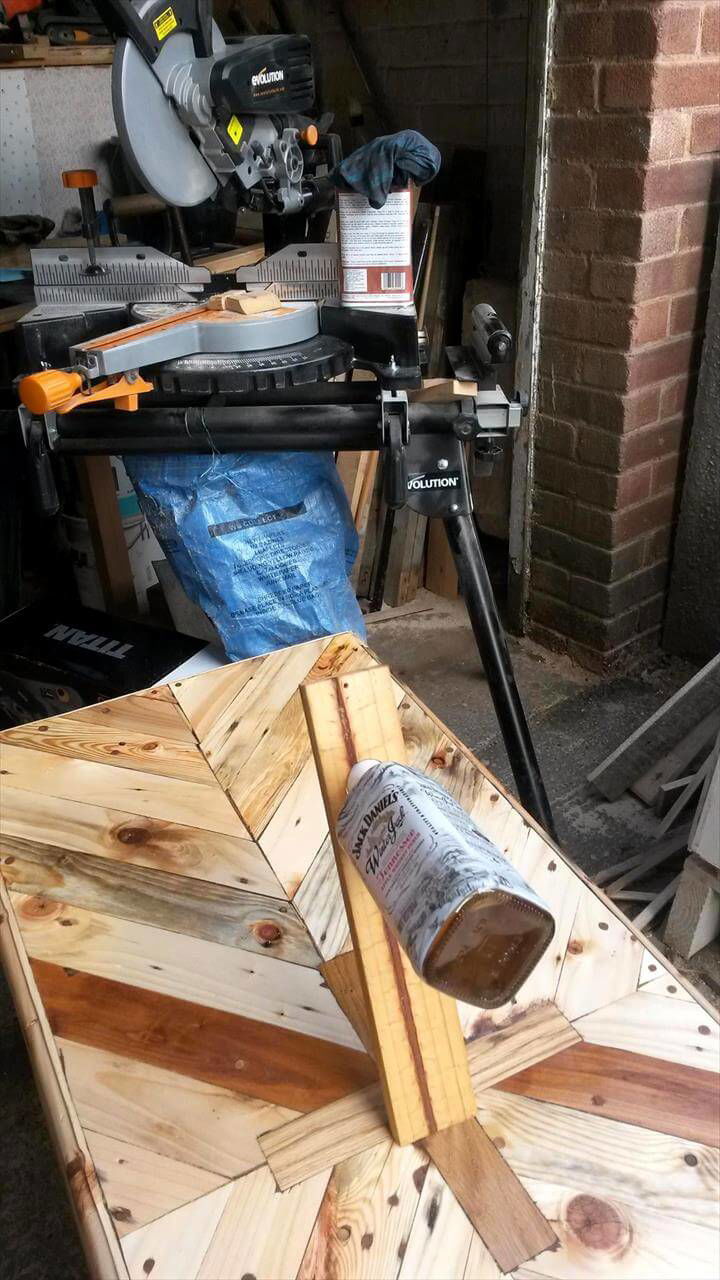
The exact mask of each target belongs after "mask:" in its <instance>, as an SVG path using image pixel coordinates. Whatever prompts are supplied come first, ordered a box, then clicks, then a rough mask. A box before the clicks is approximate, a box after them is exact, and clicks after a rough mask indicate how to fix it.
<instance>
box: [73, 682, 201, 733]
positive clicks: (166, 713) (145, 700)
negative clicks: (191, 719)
mask: <svg viewBox="0 0 720 1280" xmlns="http://www.w3.org/2000/svg"><path fill="white" fill-rule="evenodd" d="M168 699H169V701H168ZM74 717H77V718H78V720H80V721H81V722H82V724H84V725H95V726H96V727H97V728H98V729H100V730H102V732H103V733H106V734H113V735H117V737H118V738H119V739H122V738H123V737H124V735H125V734H126V733H135V734H142V735H149V736H154V735H157V736H158V737H161V738H162V740H163V742H177V743H179V744H180V745H181V746H192V745H193V744H194V745H197V739H196V737H195V734H194V733H193V731H192V729H191V728H190V725H189V724H188V722H187V720H186V719H185V716H184V715H183V713H182V711H181V710H180V707H179V706H178V704H177V703H176V701H175V699H174V698H173V696H172V692H171V691H170V690H169V689H168V688H167V687H166V686H165V685H160V686H159V687H158V689H149V690H147V691H146V692H145V693H131V694H127V695H126V696H125V697H124V698H115V699H113V700H112V701H111V702H100V703H97V704H96V705H95V706H89V707H83V708H82V709H81V710H80V711H68V712H66V714H65V715H64V716H61V717H55V719H60V720H63V721H64V720H69V719H72V718H74Z"/></svg>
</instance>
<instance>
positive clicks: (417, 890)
mask: <svg viewBox="0 0 720 1280" xmlns="http://www.w3.org/2000/svg"><path fill="white" fill-rule="evenodd" d="M348 789H349V795H348V799H347V801H346V803H345V805H344V807H343V809H342V811H341V813H340V815H339V817H338V822H337V830H338V835H339V837H340V840H341V841H342V844H343V847H344V849H345V850H346V852H347V853H348V855H349V856H350V858H351V860H352V861H353V862H354V864H355V866H356V867H357V869H358V871H359V872H360V875H361V876H362V878H363V880H364V881H365V884H366V885H367V887H368V889H369V890H370V892H371V894H372V896H373V898H374V899H375V901H376V902H377V904H378V906H379V907H380V909H381V911H382V912H383V914H384V915H385V916H386V918H387V919H388V921H389V922H390V924H391V925H392V926H393V928H394V930H395V932H396V933H397V935H398V938H399V939H400V942H401V943H402V946H403V948H404V949H405V951H406V953H407V955H408V958H409V960H410V963H411V964H412V966H413V968H414V969H415V970H416V972H417V973H418V974H419V975H420V977H422V978H424V979H425V981H426V982H428V983H429V984H430V986H433V987H437V988H438V989H439V990H441V991H444V992H445V993H446V994H447V995H451V996H455V997H456V998H457V999H458V1000H464V1001H467V1002H468V1003H469V1004H475V1005H480V1006H481V1007H483V1008H487V1009H492V1008H496V1007H497V1006H498V1005H501V1004H504V1003H505V1002H506V1001H507V1000H509V999H510V998H511V997H512V996H513V995H514V994H515V992H516V991H517V990H518V989H519V987H520V986H521V985H522V983H523V982H524V981H525V979H526V978H527V977H528V975H529V974H530V973H531V971H532V970H533V969H534V967H535V965H536V964H537V962H538V960H539V959H540V957H541V956H542V954H543V952H544V951H545V949H546V947H547V946H548V944H549V942H550V940H551V939H552V936H553V933H554V932H555V923H554V921H553V918H552V916H551V915H550V912H549V911H548V909H547V907H546V906H545V904H544V903H543V902H542V901H541V899H540V898H539V897H538V896H537V894H536V893H535V892H534V890H533V889H531V888H530V886H529V885H527V884H526V883H525V881H524V880H523V878H522V876H521V875H520V874H519V873H518V872H517V871H516V870H515V868H514V867H513V865H512V864H511V863H510V862H508V861H507V859H506V858H504V857H503V855H502V854H501V852H500V850H499V849H498V848H497V847H496V846H495V845H494V844H493V843H492V841H490V840H488V838H487V836H484V835H483V833H482V832H481V831H480V829H479V828H478V827H477V826H476V825H475V823H474V822H473V820H472V819H471V818H470V817H468V815H467V814H466V813H465V811H464V809H461V808H460V805H459V804H457V802H456V801H455V800H453V798H452V796H451V795H449V794H448V792H447V791H446V790H445V789H444V788H443V787H441V786H440V785H439V783H437V782H433V781H432V780H431V779H430V778H426V777H425V776H424V774H422V773H420V772H418V770H416V769H412V768H409V767H407V766H406V765H399V764H381V763H380V762H379V761H377V760H363V761H361V762H360V763H359V764H356V765H355V766H354V768H353V769H352V770H351V772H350V777H349V779H348Z"/></svg>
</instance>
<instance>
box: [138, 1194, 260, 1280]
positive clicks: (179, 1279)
mask: <svg viewBox="0 0 720 1280" xmlns="http://www.w3.org/2000/svg"><path fill="white" fill-rule="evenodd" d="M234 1186H235V1184H234V1183H233V1182H226V1183H225V1185H224V1186H223V1187H218V1189H217V1191H211V1192H209V1193H208V1194H207V1195H205V1196H201V1197H200V1198H199V1199H197V1200H193V1201H192V1202H191V1203H190V1204H185V1205H182V1206H181V1208H179V1209H174V1210H173V1211H172V1213H166V1214H165V1216H164V1217H162V1218H156V1219H155V1221H154V1222H150V1223H148V1224H147V1226H144V1227H140V1228H139V1230H137V1231H133V1232H131V1234H130V1235H127V1236H125V1237H124V1239H123V1242H122V1248H123V1253H124V1255H125V1259H126V1261H127V1265H128V1270H129V1272H130V1280H148V1277H149V1276H152V1277H153V1280H196V1277H197V1273H198V1269H199V1267H200V1265H201V1263H202V1260H203V1258H204V1257H205V1254H206V1253H207V1251H208V1248H209V1245H210V1241H211V1240H212V1238H213V1236H214V1234H215V1232H216V1230H217V1225H218V1223H219V1221H220V1219H221V1217H222V1214H223V1210H224V1208H225V1206H226V1204H227V1202H228V1200H229V1199H230V1196H231V1195H232V1192H233V1189H234Z"/></svg>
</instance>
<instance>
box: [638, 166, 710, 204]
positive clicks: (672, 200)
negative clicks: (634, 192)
mask: <svg viewBox="0 0 720 1280" xmlns="http://www.w3.org/2000/svg"><path fill="white" fill-rule="evenodd" d="M719 176H720V165H718V164H716V163H715V162H713V160H712V159H708V160H686V161H683V162H681V163H678V164H669V165H657V166H653V167H652V168H650V169H648V171H647V178H646V182H645V208H646V209H659V208H660V207H661V206H663V205H670V204H695V203H697V202H698V201H700V200H710V199H711V198H712V195H713V192H717V191H718V186H719V185H720V183H719V181H718V179H719Z"/></svg>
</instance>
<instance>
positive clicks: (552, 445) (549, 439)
mask: <svg viewBox="0 0 720 1280" xmlns="http://www.w3.org/2000/svg"><path fill="white" fill-rule="evenodd" d="M575 434H576V433H575V427H574V426H573V425H572V423H570V422H563V421H562V420H560V419H559V418H551V417H547V416H546V415H545V414H542V413H541V414H538V418H537V422H536V424H535V445H536V447H537V448H540V449H546V450H547V451H548V453H557V454H559V455H560V456H561V457H563V458H572V457H573V456H574V454H575Z"/></svg>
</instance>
